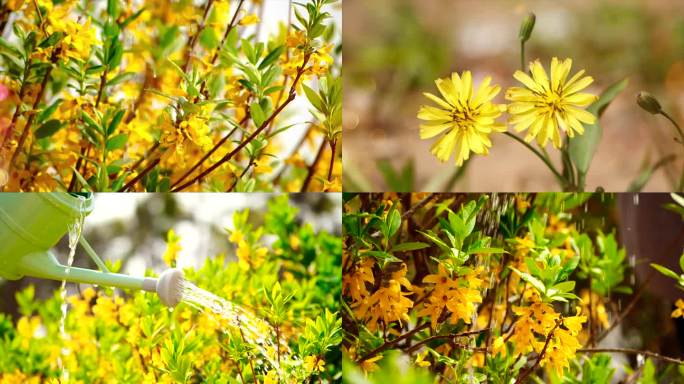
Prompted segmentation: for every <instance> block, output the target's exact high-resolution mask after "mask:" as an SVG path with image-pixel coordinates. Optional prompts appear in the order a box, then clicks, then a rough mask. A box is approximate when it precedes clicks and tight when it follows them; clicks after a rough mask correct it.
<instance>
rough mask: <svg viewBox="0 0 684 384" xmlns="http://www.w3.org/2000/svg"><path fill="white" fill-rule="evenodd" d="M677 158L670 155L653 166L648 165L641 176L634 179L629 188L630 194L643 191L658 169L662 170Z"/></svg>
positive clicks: (642, 170) (640, 173) (641, 172)
mask: <svg viewBox="0 0 684 384" xmlns="http://www.w3.org/2000/svg"><path fill="white" fill-rule="evenodd" d="M676 158H677V156H675V155H669V156H665V157H663V158H662V159H660V160H658V161H657V162H656V163H654V164H652V165H648V164H647V165H646V166H645V167H643V168H642V169H641V171H640V172H639V175H637V177H636V179H634V180H633V181H632V182H631V183H630V184H629V187H627V191H628V192H639V191H641V190H642V189H643V188H644V187H645V186H646V183H648V181H649V180H650V179H651V175H653V173H654V172H655V171H657V170H658V168H661V167H663V166H665V165H667V164H668V163H670V162H672V161H674V160H675V159H676Z"/></svg>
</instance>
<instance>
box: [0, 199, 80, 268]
mask: <svg viewBox="0 0 684 384" xmlns="http://www.w3.org/2000/svg"><path fill="white" fill-rule="evenodd" d="M92 209H93V200H92V196H90V195H88V196H74V195H71V194H68V193H2V194H0V244H2V248H1V249H2V251H0V277H4V278H6V279H9V280H16V279H19V278H21V277H23V276H24V275H26V274H27V273H26V272H27V270H26V269H27V266H26V264H27V260H28V257H29V256H30V255H32V258H33V260H36V259H41V258H42V262H48V261H49V260H48V258H49V256H50V255H49V252H48V250H49V249H50V248H52V247H53V246H55V244H57V242H59V240H60V239H61V238H62V237H64V235H66V234H67V232H68V231H69V225H70V224H73V223H74V221H75V220H77V219H78V218H79V217H80V215H81V214H83V215H87V214H89V213H90V212H91V211H92ZM52 259H54V257H52ZM56 262H57V261H56V260H54V263H56ZM37 277H41V276H37Z"/></svg>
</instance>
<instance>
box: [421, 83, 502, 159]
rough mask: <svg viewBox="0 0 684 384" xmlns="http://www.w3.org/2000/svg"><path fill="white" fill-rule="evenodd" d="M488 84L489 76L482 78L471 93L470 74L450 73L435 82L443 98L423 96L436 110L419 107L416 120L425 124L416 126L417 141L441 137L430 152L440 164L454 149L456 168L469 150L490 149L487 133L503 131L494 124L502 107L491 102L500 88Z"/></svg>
mask: <svg viewBox="0 0 684 384" xmlns="http://www.w3.org/2000/svg"><path fill="white" fill-rule="evenodd" d="M491 81H492V78H491V77H489V76H487V77H485V79H484V80H483V81H482V83H481V84H480V86H479V88H478V89H477V91H476V92H475V90H474V87H473V81H472V75H471V74H470V71H465V72H463V74H462V75H461V76H459V75H458V74H457V73H453V74H452V75H451V78H450V79H449V78H446V79H437V80H436V81H435V84H436V85H437V89H439V92H440V93H441V94H442V97H443V98H439V97H437V96H435V95H433V94H431V93H424V95H425V96H426V97H427V98H428V99H430V100H432V101H434V102H435V103H437V105H438V107H433V106H427V105H424V106H421V107H420V110H419V111H418V118H419V119H420V120H425V121H427V123H424V124H421V125H420V138H421V139H429V138H432V137H435V136H437V135H439V134H442V137H441V138H440V139H439V140H437V142H435V144H433V145H432V150H431V151H432V153H433V154H434V155H435V156H436V157H437V158H438V159H439V160H440V161H447V160H449V158H450V157H451V153H452V152H453V151H454V148H455V149H456V165H459V166H460V165H462V164H463V161H464V160H467V159H468V157H469V156H470V152H471V151H472V152H474V153H477V154H480V155H486V154H487V153H488V152H489V148H490V147H491V146H492V142H491V141H490V140H489V134H491V133H492V132H503V131H505V130H506V126H505V125H504V124H502V123H497V122H496V118H498V117H499V116H501V113H502V112H503V111H505V109H506V108H505V106H504V105H500V104H494V103H492V99H494V97H495V96H496V95H497V94H498V93H499V91H500V90H501V87H499V86H498V85H494V86H490V85H489V84H490V82H491Z"/></svg>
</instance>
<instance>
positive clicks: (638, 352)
mask: <svg viewBox="0 0 684 384" xmlns="http://www.w3.org/2000/svg"><path fill="white" fill-rule="evenodd" d="M577 352H579V353H602V352H607V353H626V354H630V355H644V356H648V357H652V358H654V359H658V360H662V361H665V362H668V363H673V364H679V365H684V360H679V359H675V358H672V357H669V356H663V355H661V354H659V353H655V352H651V351H641V350H638V349H631V348H582V349H578V350H577Z"/></svg>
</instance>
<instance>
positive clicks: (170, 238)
mask: <svg viewBox="0 0 684 384" xmlns="http://www.w3.org/2000/svg"><path fill="white" fill-rule="evenodd" d="M180 239H181V238H180V236H178V235H176V233H175V232H174V231H173V229H169V231H168V232H167V233H166V251H164V255H163V256H162V259H163V260H164V262H165V263H166V264H167V265H168V266H170V267H175V266H176V259H178V252H180V250H181V249H183V248H182V247H181V246H180V244H178V243H179V242H180Z"/></svg>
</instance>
